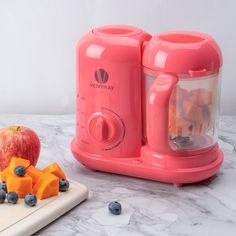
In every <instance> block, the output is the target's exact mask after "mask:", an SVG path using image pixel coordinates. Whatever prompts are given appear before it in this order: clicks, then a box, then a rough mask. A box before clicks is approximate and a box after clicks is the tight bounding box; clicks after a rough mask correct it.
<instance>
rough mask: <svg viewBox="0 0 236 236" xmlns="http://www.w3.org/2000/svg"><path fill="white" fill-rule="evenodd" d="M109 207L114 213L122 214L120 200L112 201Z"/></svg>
mask: <svg viewBox="0 0 236 236" xmlns="http://www.w3.org/2000/svg"><path fill="white" fill-rule="evenodd" d="M108 209H109V211H110V212H111V213H112V214H113V215H120V214H121V204H120V203H119V202H116V201H115V202H110V203H109V205H108Z"/></svg>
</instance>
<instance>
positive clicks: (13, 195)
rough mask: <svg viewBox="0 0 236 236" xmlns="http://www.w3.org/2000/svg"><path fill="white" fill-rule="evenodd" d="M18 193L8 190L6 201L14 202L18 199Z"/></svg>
mask: <svg viewBox="0 0 236 236" xmlns="http://www.w3.org/2000/svg"><path fill="white" fill-rule="evenodd" d="M18 198H19V197H18V194H17V193H16V192H9V193H8V194H7V201H8V202H9V203H12V204H16V203H17V201H18Z"/></svg>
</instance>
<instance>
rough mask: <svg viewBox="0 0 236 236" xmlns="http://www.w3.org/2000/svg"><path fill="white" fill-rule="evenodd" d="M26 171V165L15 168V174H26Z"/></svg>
mask: <svg viewBox="0 0 236 236" xmlns="http://www.w3.org/2000/svg"><path fill="white" fill-rule="evenodd" d="M25 172H26V168H25V167H24V166H16V167H15V169H14V173H15V175H17V176H20V177H22V176H24V175H25Z"/></svg>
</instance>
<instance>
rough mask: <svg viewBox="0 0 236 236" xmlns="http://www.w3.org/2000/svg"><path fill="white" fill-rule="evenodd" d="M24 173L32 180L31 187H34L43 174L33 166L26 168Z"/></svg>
mask: <svg viewBox="0 0 236 236" xmlns="http://www.w3.org/2000/svg"><path fill="white" fill-rule="evenodd" d="M26 173H27V175H29V176H30V177H31V178H32V181H33V185H35V184H36V182H37V181H38V179H39V178H40V177H41V176H42V175H43V174H44V172H42V171H40V170H38V169H37V168H35V167H34V166H30V167H28V168H27V170H26Z"/></svg>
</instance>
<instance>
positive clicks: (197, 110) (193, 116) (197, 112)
mask: <svg viewBox="0 0 236 236" xmlns="http://www.w3.org/2000/svg"><path fill="white" fill-rule="evenodd" d="M183 109H184V112H185V116H186V118H187V119H188V120H190V121H193V122H197V123H202V122H204V116H203V112H202V108H201V107H200V106H198V105H196V104H193V103H191V101H189V100H185V101H184V103H183Z"/></svg>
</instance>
